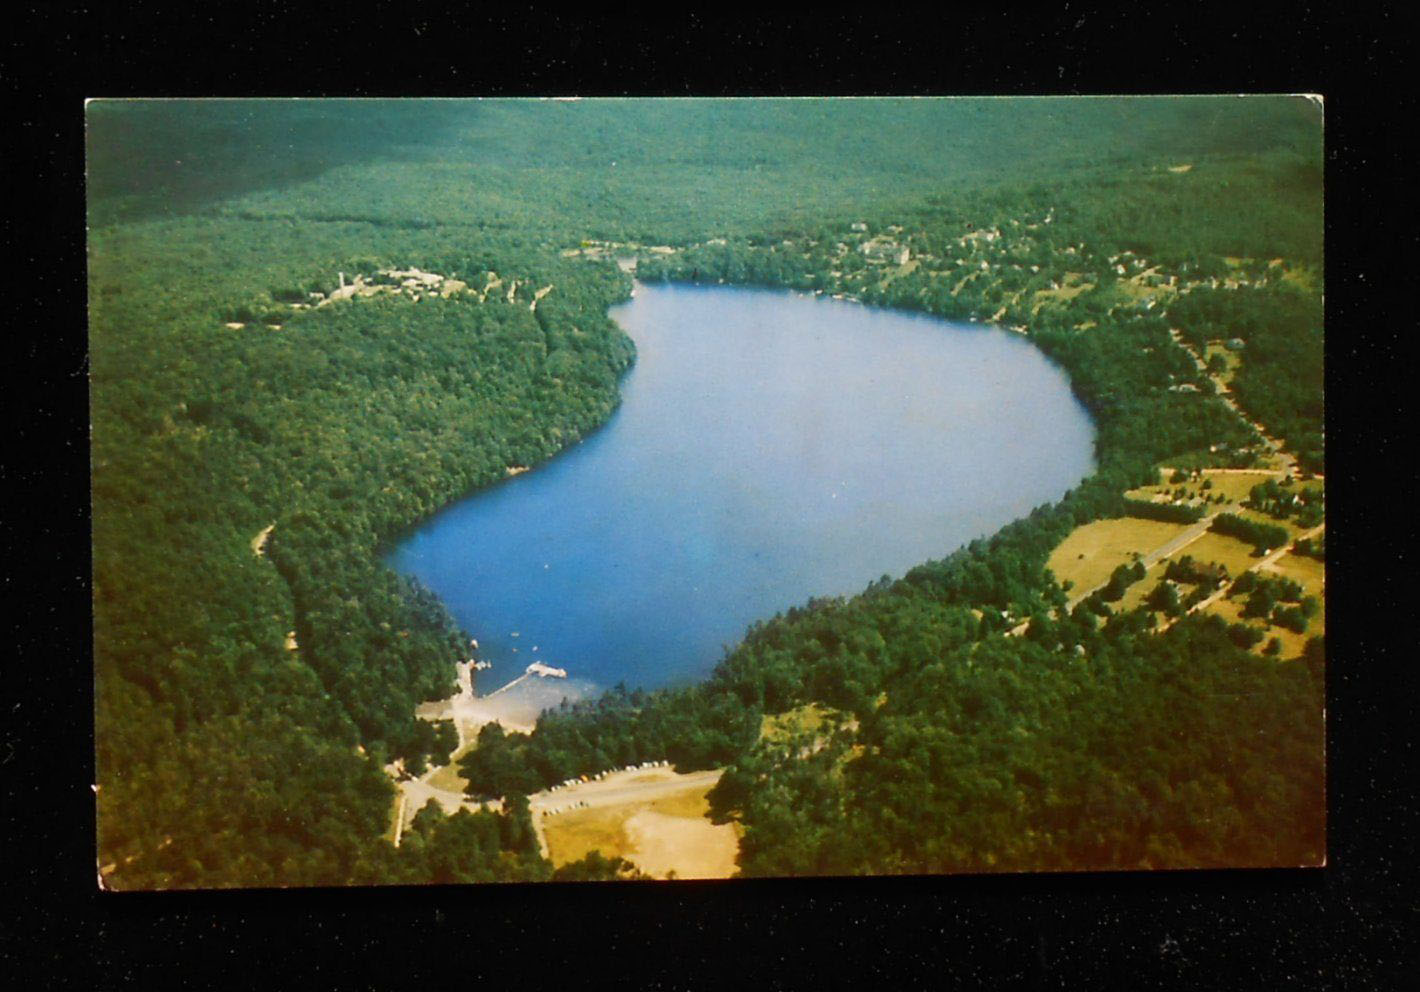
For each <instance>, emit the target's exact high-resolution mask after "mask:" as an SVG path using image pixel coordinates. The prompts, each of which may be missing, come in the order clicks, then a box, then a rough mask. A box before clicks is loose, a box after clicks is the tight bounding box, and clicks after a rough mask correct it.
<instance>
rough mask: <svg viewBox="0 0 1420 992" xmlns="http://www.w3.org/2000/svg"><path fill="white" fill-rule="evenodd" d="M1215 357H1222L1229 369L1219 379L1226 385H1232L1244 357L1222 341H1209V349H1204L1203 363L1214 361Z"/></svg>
mask: <svg viewBox="0 0 1420 992" xmlns="http://www.w3.org/2000/svg"><path fill="white" fill-rule="evenodd" d="M1214 355H1222V356H1223V361H1224V362H1226V363H1227V368H1226V369H1225V370H1224V371H1223V373H1222V374H1221V375H1219V376H1218V378H1219V379H1221V380H1222V381H1223V383H1224V384H1225V385H1231V384H1232V381H1233V376H1235V375H1237V371H1238V366H1239V365H1241V364H1242V356H1241V355H1239V354H1238V353H1237V352H1236V351H1233V350H1232V349H1231V348H1229V347H1228V346H1227V345H1225V344H1223V342H1221V341H1209V342H1208V345H1207V347H1206V348H1204V349H1203V361H1204V362H1205V363H1206V362H1210V361H1212V359H1213V356H1214Z"/></svg>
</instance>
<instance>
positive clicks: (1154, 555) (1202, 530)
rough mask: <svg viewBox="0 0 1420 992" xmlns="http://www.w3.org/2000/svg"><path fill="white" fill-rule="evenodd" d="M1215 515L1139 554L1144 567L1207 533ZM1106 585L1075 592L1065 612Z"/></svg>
mask: <svg viewBox="0 0 1420 992" xmlns="http://www.w3.org/2000/svg"><path fill="white" fill-rule="evenodd" d="M1217 515H1218V514H1217V512H1214V513H1210V514H1208V515H1206V516H1205V517H1204V518H1203V519H1202V520H1200V521H1198V522H1197V523H1194V524H1189V525H1188V528H1187V529H1186V530H1184V531H1183V532H1182V533H1180V534H1178V535H1176V536H1175V537H1173V538H1171V539H1170V540H1168V541H1166V542H1165V543H1163V544H1161V545H1159V546H1158V547H1157V548H1155V549H1154V550H1153V551H1150V552H1148V553H1147V554H1144V555H1141V556H1140V558H1139V560H1140V561H1141V562H1143V563H1144V567H1145V568H1153V567H1154V566H1155V565H1157V564H1158V563H1159V562H1160V561H1162V560H1163V559H1164V558H1167V557H1169V555H1172V554H1174V553H1176V552H1178V551H1180V550H1182V549H1183V548H1185V547H1187V546H1188V545H1190V544H1192V543H1193V542H1194V541H1196V540H1198V539H1199V538H1200V537H1202V536H1203V535H1204V534H1206V533H1208V527H1209V526H1210V525H1211V524H1212V523H1213V518H1214V517H1216V516H1217ZM1107 585H1109V580H1108V579H1106V580H1105V581H1104V582H1101V583H1100V584H1099V585H1097V586H1094V587H1093V588H1090V589H1086V590H1084V591H1083V592H1081V593H1077V594H1076V595H1075V596H1074V597H1073V598H1071V599H1069V600H1067V601H1066V603H1065V612H1066V613H1070V612H1071V611H1073V610H1074V609H1075V607H1077V606H1079V605H1080V604H1081V603H1083V602H1084V601H1085V600H1087V599H1089V598H1090V596H1092V595H1093V594H1094V593H1096V592H1098V591H1099V590H1101V589H1103V588H1104V587H1105V586H1107ZM1023 632H1024V631H1023ZM1012 633H1014V631H1012Z"/></svg>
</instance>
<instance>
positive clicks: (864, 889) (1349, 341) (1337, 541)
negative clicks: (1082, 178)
mask: <svg viewBox="0 0 1420 992" xmlns="http://www.w3.org/2000/svg"><path fill="white" fill-rule="evenodd" d="M1153 6H1154V5H1144V4H1141V5H1139V6H1137V7H1135V8H1131V9H1129V10H1126V11H1123V12H1119V13H1113V14H1102V13H1099V12H1096V11H1094V10H1084V9H1077V7H1076V5H1075V4H1066V5H1063V6H1062V7H1061V8H1059V9H1056V10H1053V11H1051V12H1049V13H1048V14H1045V15H1041V14H1037V13H1029V14H1027V13H1024V12H1020V13H1016V12H1008V11H1000V10H989V11H950V12H945V13H940V14H936V15H932V16H930V17H929V16H923V15H919V16H914V17H907V16H903V15H898V14H894V13H892V12H889V11H886V10H879V9H877V8H874V7H869V8H863V9H861V10H860V12H859V13H856V14H845V15H838V14H824V13H812V12H810V13H804V14H801V15H797V16H793V17H789V16H780V15H768V14H766V13H764V12H762V11H761V12H756V13H749V14H739V15H730V14H717V15H715V16H709V15H692V14H686V13H671V12H663V13H658V14H653V15H646V16H635V15H623V16H622V17H619V18H616V19H610V18H608V19H602V20H597V19H595V18H589V19H582V20H575V21H574V20H569V19H567V18H564V17H562V16H560V15H558V14H555V13H552V12H550V11H544V10H539V9H536V8H532V7H501V8H499V10H500V13H497V14H494V15H490V14H488V13H485V12H475V11H474V10H472V9H467V10H449V11H440V12H437V13H435V12H432V11H430V10H429V9H427V8H421V7H419V6H417V5H415V4H413V3H408V4H398V5H396V4H384V5H371V7H368V8H367V7H363V6H333V5H321V6H319V7H316V6H311V7H305V6H302V7H300V8H296V7H294V6H291V5H285V4H267V3H260V2H253V3H246V4H242V5H240V7H239V8H238V10H239V13H237V14H229V13H226V12H217V13H214V12H213V11H209V10H205V9H203V10H198V9H184V10H180V11H175V10H162V9H160V8H159V7H157V6H153V5H148V4H141V3H140V4H127V5H121V6H120V5H118V4H105V5H103V6H99V5H95V6H93V7H89V8H85V7H81V6H70V7H67V8H66V7H63V6H60V5H45V6H43V7H39V6H36V7H33V8H32V9H29V10H28V11H23V12H21V13H20V14H19V16H18V17H17V18H14V19H13V21H12V24H11V26H10V31H11V34H10V37H9V38H8V40H7V41H6V45H7V49H6V56H5V63H4V71H3V73H0V85H3V86H4V87H5V88H6V89H7V90H9V91H10V92H9V93H8V94H7V96H8V97H9V99H8V100H7V101H6V102H7V104H8V105H9V107H10V111H11V114H12V115H13V118H14V119H13V120H12V121H11V123H10V126H9V127H8V128H7V130H6V139H5V146H4V147H5V151H4V153H3V159H0V161H3V163H4V177H5V180H6V187H7V189H6V190H5V192H6V194H7V196H6V200H7V202H8V206H9V207H10V209H9V210H7V214H8V219H9V223H8V224H7V226H6V232H7V233H6V240H7V243H8V246H9V247H10V249H11V251H10V254H11V256H12V257H11V259H10V261H9V263H8V266H7V267H8V270H9V272H8V274H9V276H10V278H9V279H7V280H6V294H5V296H6V298H7V300H8V301H9V302H10V303H11V304H12V307H11V308H9V317H10V320H9V326H8V328H7V329H6V331H7V332H6V333H5V334H4V336H3V346H4V350H3V352H0V354H3V355H4V357H5V359H6V361H5V362H4V364H5V365H6V366H7V370H8V371H9V373H10V374H9V375H8V376H7V388H6V390H5V393H4V400H5V411H6V421H7V422H8V423H7V427H8V429H7V430H6V432H5V435H4V436H5V438H6V440H5V458H4V475H3V477H0V482H3V492H5V494H6V495H7V496H8V497H10V499H7V500H6V503H7V504H8V505H9V509H7V510H5V511H4V515H3V518H0V521H3V525H4V526H3V531H0V532H3V535H4V537H3V539H4V540H5V542H6V548H5V556H4V562H5V584H4V586H3V587H0V595H3V599H4V602H5V603H6V605H7V606H9V607H10V609H9V610H7V611H6V612H7V613H8V615H9V616H10V617H11V619H10V620H9V621H8V629H7V631H6V632H7V633H9V635H10V636H9V637H8V638H7V640H6V646H7V647H9V648H10V650H9V651H8V652H6V653H5V654H4V656H3V657H4V662H3V665H4V667H3V669H0V671H3V676H4V678H3V687H4V688H3V694H0V714H3V716H0V775H2V776H3V789H4V792H3V803H4V805H3V810H0V816H3V822H4V827H5V836H4V846H3V849H0V866H3V871H4V876H5V883H6V884H5V886H4V888H3V889H0V892H3V893H4V894H5V895H7V896H8V897H9V898H8V899H5V900H4V905H5V906H6V909H5V911H4V916H3V917H0V920H3V929H0V941H3V943H0V976H6V977H8V978H10V979H11V980H12V981H15V982H16V983H15V984H14V985H12V986H11V987H14V988H17V989H27V988H50V987H61V986H66V985H72V986H76V987H82V988H120V987H135V986H136V987H141V988H167V987H189V986H190V987H198V988H201V987H214V986H216V987H227V986H234V987H272V988H288V987H295V986H296V985H297V983H301V987H302V988H307V989H316V988H351V989H357V988H371V989H384V988H395V987H406V986H419V987H425V988H431V989H432V988H434V987H435V986H436V983H438V982H439V980H440V979H441V978H443V977H446V976H447V977H453V978H454V979H455V982H454V983H452V987H458V988H462V987H466V986H472V985H476V984H487V983H490V982H491V981H497V982H498V983H499V985H500V986H501V985H504V984H506V983H510V982H519V983H525V985H526V987H527V988H542V987H558V988H570V989H580V988H583V987H586V986H588V985H590V984H592V979H593V977H594V976H598V977H603V978H607V979H610V980H612V981H614V982H615V983H616V984H617V986H620V987H628V988H685V987H704V986H717V985H725V986H727V987H730V988H739V987H750V988H766V987H774V988H778V987H783V988H827V987H840V986H844V985H849V986H858V987H861V988H872V989H876V988H880V987H891V988H897V987H904V988H943V987H958V986H962V987H973V988H975V987H991V988H994V987H1013V988H1014V987H1023V988H1111V989H1113V988H1118V989H1137V988H1204V989H1212V988H1243V989H1253V988H1258V989H1260V988H1289V989H1292V988H1357V989H1372V988H1391V987H1401V986H1406V985H1409V984H1410V983H1411V982H1414V981H1415V980H1416V977H1417V975H1420V964H1417V954H1416V934H1417V925H1420V913H1417V905H1420V901H1418V900H1417V896H1416V894H1415V893H1416V890H1415V889H1414V888H1413V887H1412V880H1411V878H1410V877H1409V876H1410V875H1411V874H1412V872H1413V866H1414V863H1415V853H1416V845H1415V840H1414V838H1415V836H1416V828H1417V824H1416V809H1417V807H1416V801H1415V797H1414V795H1413V792H1414V781H1415V778H1416V773H1415V762H1414V755H1415V750H1414V748H1415V735H1414V719H1413V717H1412V715H1411V713H1412V709H1413V706H1414V702H1415V700H1416V698H1417V694H1416V689H1417V679H1416V675H1415V669H1416V655H1417V651H1416V648H1415V642H1414V640H1413V637H1412V636H1411V631H1412V630H1413V628H1414V617H1413V613H1414V609H1413V605H1412V603H1413V600H1414V590H1415V588H1416V585H1417V583H1416V580H1415V577H1414V568H1415V565H1414V543H1415V542H1414V534H1415V525H1414V522H1413V507H1414V502H1415V501H1414V496H1413V483H1414V480H1415V476H1416V473H1415V468H1414V466H1415V464H1416V463H1415V462H1414V461H1413V459H1414V454H1413V452H1410V451H1406V450H1405V449H1404V446H1403V445H1402V444H1401V443H1400V442H1401V441H1403V440H1407V439H1413V436H1414V433H1415V432H1414V430H1413V428H1412V426H1411V424H1412V420H1411V413H1410V410H1411V405H1410V404H1408V403H1406V402H1404V399H1403V397H1404V398H1408V397H1409V394H1410V393H1411V392H1413V386H1412V385H1411V383H1412V382H1413V379H1414V372H1415V370H1414V364H1413V360H1412V359H1413V355H1414V347H1413V344H1412V340H1413V338H1412V335H1413V333H1414V318H1413V316H1412V313H1413V308H1414V293H1413V290H1414V288H1415V278H1414V270H1413V266H1415V265H1416V264H1417V262H1420V253H1417V252H1416V251H1415V248H1416V240H1417V237H1416V227H1415V223H1414V217H1415V212H1414V209H1413V203H1412V200H1413V197H1412V196H1409V195H1406V193H1407V192H1408V191H1407V189H1406V186H1407V185H1408V183H1407V182H1406V179H1407V175H1406V173H1407V172H1413V171H1414V170H1406V169H1405V166H1406V165H1408V162H1407V161H1406V160H1405V159H1403V158H1402V155H1401V145H1402V143H1403V141H1404V140H1405V139H1406V138H1410V139H1411V140H1412V141H1413V135H1412V134H1410V132H1413V131H1414V130H1416V120H1415V100H1414V97H1413V91H1414V78H1413V76H1412V74H1411V72H1410V69H1411V67H1410V65H1409V64H1408V62H1409V58H1408V57H1409V55H1410V52H1411V51H1412V49H1413V38H1414V37H1415V34H1416V32H1415V23H1414V18H1413V16H1412V15H1410V14H1409V13H1408V12H1402V10H1401V8H1400V7H1398V6H1385V5H1383V6H1377V7H1373V8H1371V9H1369V10H1368V11H1367V12H1365V13H1362V14H1346V15H1342V14H1339V13H1332V12H1331V8H1329V7H1328V8H1320V7H1312V6H1310V5H1308V4H1306V3H1293V4H1289V5H1286V6H1282V7H1278V8H1276V9H1275V10H1272V11H1257V10H1254V9H1252V8H1248V9H1247V10H1244V9H1243V8H1242V7H1241V5H1233V6H1232V7H1219V8H1214V9H1208V8H1205V7H1203V6H1198V5H1194V6H1190V7H1189V8H1188V13H1187V14H1186V15H1164V14H1161V13H1159V12H1158V11H1157V9H1151V8H1152V7H1153ZM238 19H239V20H240V23H238ZM1218 92H1223V93H1233V92H1237V93H1242V92H1308V93H1311V92H1318V93H1322V94H1324V95H1325V97H1326V129H1327V174H1326V178H1327V272H1326V286H1327V308H1328V324H1327V364H1328V372H1327V403H1328V411H1329V413H1328V420H1329V424H1328V434H1329V440H1330V443H1329V445H1328V453H1327V460H1328V465H1327V475H1328V490H1329V495H1330V496H1331V503H1332V507H1333V512H1332V514H1331V517H1332V519H1331V521H1330V526H1329V527H1328V530H1329V534H1328V538H1327V547H1328V549H1329V551H1330V554H1331V561H1330V564H1329V571H1330V575H1329V583H1328V597H1327V599H1328V601H1327V613H1328V621H1327V625H1328V635H1329V636H1328V640H1329V642H1330V643H1329V645H1328V647H1329V651H1328V655H1329V668H1330V671H1329V689H1328V691H1329V705H1328V729H1329V737H1330V741H1329V756H1330V757H1329V761H1330V774H1329V794H1330V795H1329V798H1330V806H1331V809H1330V832H1331V838H1330V845H1329V850H1330V854H1329V858H1330V863H1329V865H1328V866H1327V867H1326V868H1324V869H1320V870H1308V871H1275V872H1274V871H1267V872H1180V873H1169V874H1163V873H1155V874H1145V873H1138V874H1118V875H1075V876H1042V875H1034V876H1015V877H991V878H960V877H958V878H908V879H900V878H893V879H857V880H833V879H827V880H801V881H765V882H759V881H753V882H751V881H746V882H731V883H678V884H675V885H651V886H637V885H634V884H631V885H595V886H580V887H578V886H563V885H545V886H510V887H484V888H448V889H386V890H340V891H293V892H263V891H254V892H230V893H218V892H212V893H157V894H143V895H114V894H103V893H100V892H99V891H98V889H97V887H96V884H95V865H94V853H93V852H94V835H93V809H94V807H93V796H92V793H91V791H90V787H89V783H90V782H91V781H92V774H93V773H92V764H93V759H92V753H91V749H92V743H91V742H92V727H93V714H92V688H91V686H92V660H91V652H92V639H91V634H90V622H91V620H90V611H89V584H88V583H89V579H88V574H89V550H88V540H89V522H88V460H87V459H88V449H87V433H88V427H87V425H88V415H87V377H86V361H85V352H86V331H85V302H84V301H85V280H84V215H83V133H82V129H83V105H82V101H83V99H84V98H85V97H90V96H109V97H113V96H212V95H230V96H259V95H271V96H292V95H309V96H317V95H329V96H337V95H344V96H412V95H431V96H432V95H438V96H445V95H447V96H468V95H487V96H495V95H535V94H536V95H549V94H579V95H587V96H591V95H626V94H646V95H689V94H695V95H780V94H924V95H926V94H987V93H991V94H996V93H999V94H1014V93H1021V94H1026V93H1097V94H1111V93H1218ZM15 304H17V306H15ZM16 979H18V980H17V981H16Z"/></svg>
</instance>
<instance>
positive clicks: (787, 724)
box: [759, 703, 833, 742]
mask: <svg viewBox="0 0 1420 992" xmlns="http://www.w3.org/2000/svg"><path fill="white" fill-rule="evenodd" d="M832 715H833V711H832V710H830V709H829V708H828V707H826V706H822V705H820V704H819V703H810V704H808V705H807V706H800V707H797V708H795V709H792V710H786V711H785V712H783V713H777V714H775V715H773V716H765V717H764V718H763V719H762V721H761V723H760V727H759V739H760V740H764V741H777V742H783V741H787V740H790V739H791V738H794V737H798V736H801V735H803V734H812V733H817V732H818V731H819V730H820V729H821V728H823V726H824V724H826V723H828V721H829V718H830V717H831V716H832Z"/></svg>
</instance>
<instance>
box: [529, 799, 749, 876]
mask: <svg viewBox="0 0 1420 992" xmlns="http://www.w3.org/2000/svg"><path fill="white" fill-rule="evenodd" d="M708 791H709V787H708V786H706V785H694V786H691V787H689V788H687V789H685V790H682V791H679V792H675V793H671V794H668V795H661V796H658V797H657V798H654V799H650V800H643V801H634V802H627V803H618V804H615V805H608V806H593V807H591V808H589V809H575V810H570V811H567V812H564V813H561V814H559V815H557V816H552V817H548V818H546V819H545V820H544V821H543V824H542V828H543V831H544V834H545V836H546V838H547V847H548V855H549V857H550V858H551V860H552V863H553V864H555V865H559V866H560V865H564V864H567V863H568V862H571V861H577V860H579V859H581V858H583V857H585V856H586V855H587V854H589V853H591V852H592V851H600V852H601V853H602V854H603V855H605V856H607V857H622V858H625V859H626V860H628V861H630V862H632V863H633V864H635V865H636V866H637V867H638V868H640V869H641V871H643V872H645V873H646V874H648V875H653V876H655V877H657V878H665V877H667V876H668V875H669V874H670V873H671V872H674V873H675V876H676V877H677V878H729V877H730V876H731V875H732V874H733V873H734V871H735V857H736V855H737V853H738V851H739V835H738V832H737V831H736V829H735V827H734V825H732V824H723V825H720V826H716V825H715V824H713V823H711V822H710V821H709V819H707V818H706V814H707V812H708V811H709V804H708V803H707V801H706V798H705V796H706V793H707V792H708Z"/></svg>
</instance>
